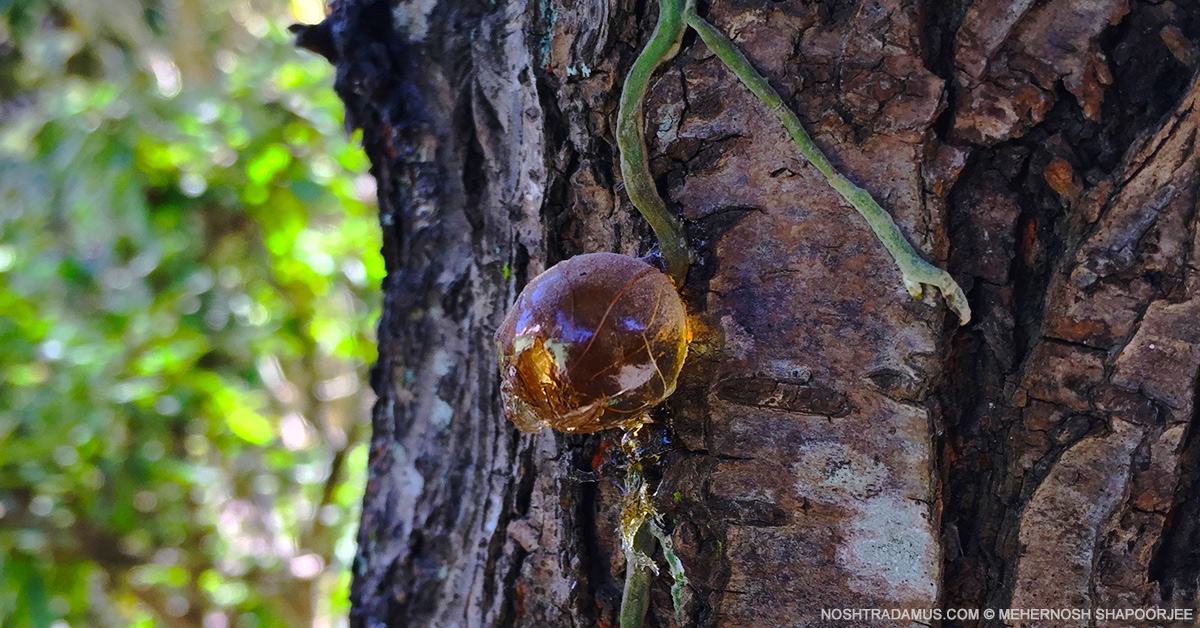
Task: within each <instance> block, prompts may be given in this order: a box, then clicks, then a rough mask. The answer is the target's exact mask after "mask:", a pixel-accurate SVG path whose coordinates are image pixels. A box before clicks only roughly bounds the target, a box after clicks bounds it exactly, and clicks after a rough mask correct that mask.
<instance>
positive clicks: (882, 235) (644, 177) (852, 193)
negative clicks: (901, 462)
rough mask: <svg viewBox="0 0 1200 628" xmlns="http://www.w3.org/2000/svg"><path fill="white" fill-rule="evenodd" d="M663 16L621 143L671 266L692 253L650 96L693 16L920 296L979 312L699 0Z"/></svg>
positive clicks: (677, 4) (668, 8) (640, 203)
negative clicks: (653, 154)
mask: <svg viewBox="0 0 1200 628" xmlns="http://www.w3.org/2000/svg"><path fill="white" fill-rule="evenodd" d="M658 11H659V15H658V24H657V25H656V26H655V28H654V33H653V35H651V37H650V41H648V42H647V43H646V47H645V48H644V49H643V50H642V53H641V55H639V56H638V58H637V61H636V62H635V63H634V64H633V68H632V69H630V71H629V76H628V77H627V78H626V79H625V86H624V89H623V90H622V92H621V106H620V111H619V113H618V114H617V145H618V147H619V148H620V151H621V174H622V176H623V177H624V178H625V188H626V190H627V191H628V193H629V199H630V200H631V201H633V205H634V207H636V208H637V209H638V211H639V212H641V214H642V216H644V217H645V218H646V221H647V222H649V223H650V226H651V228H653V229H654V233H655V235H657V236H658V240H659V246H660V248H661V250H662V255H663V259H664V261H665V262H666V265H667V272H668V274H670V275H671V277H672V279H674V280H675V283H676V284H681V283H682V280H683V277H684V276H685V275H686V274H687V266H688V264H689V263H690V260H691V254H690V251H689V250H688V248H687V242H686V240H684V238H683V231H682V229H681V227H680V223H679V219H678V218H677V217H676V216H675V215H674V214H673V213H672V212H670V211H669V210H668V209H667V206H666V204H665V203H664V202H663V200H662V198H661V197H659V195H658V191H657V189H656V188H655V186H654V180H653V178H652V177H651V176H650V168H649V161H648V159H647V157H646V142H645V137H644V135H643V131H642V100H643V99H644V97H645V95H646V88H647V86H648V85H649V83H650V77H651V75H653V74H654V71H655V70H656V69H657V68H658V67H659V66H660V65H661V64H663V63H664V62H666V61H667V60H669V59H671V58H672V57H674V56H675V53H676V52H678V50H679V41H680V39H681V38H682V37H683V28H684V25H685V24H686V25H687V26H690V27H691V28H692V29H694V30H695V31H696V32H697V33H698V34H699V35H700V39H701V40H702V41H704V44H705V45H706V46H708V48H709V49H710V50H712V51H713V52H714V53H715V54H716V55H717V57H718V58H720V59H721V61H722V62H724V63H725V65H726V66H728V67H729V69H730V70H732V71H733V73H734V74H735V75H736V76H737V77H738V79H739V80H740V81H741V82H742V83H743V84H744V85H745V86H746V87H747V88H749V89H750V91H751V92H753V93H754V95H755V96H757V97H758V99H759V100H760V101H762V103H763V104H764V105H766V106H767V108H768V109H770V110H771V112H772V113H774V114H775V116H776V117H777V118H779V121H780V122H781V123H782V124H783V126H784V128H786V129H787V131H788V134H789V135H790V136H791V138H792V141H793V142H795V144H796V148H797V150H799V152H800V154H801V155H803V156H804V158H805V159H807V160H808V161H809V163H811V164H812V165H813V166H814V167H816V169H817V170H818V171H819V172H820V173H821V174H822V175H824V177H825V180H826V181H828V182H829V185H830V186H831V187H833V189H834V190H837V192H838V194H840V195H841V196H842V198H844V199H846V201H847V202H848V203H850V204H851V205H852V206H854V209H856V210H857V211H858V213H859V214H860V215H862V217H863V218H864V219H866V221H867V224H869V225H870V226H871V230H872V231H874V232H875V236H876V237H877V238H879V241H880V242H881V243H882V244H883V246H884V248H886V249H887V251H888V253H890V254H891V256H892V259H893V260H895V262H896V266H897V267H898V268H899V269H900V274H901V278H902V281H903V282H904V287H905V288H906V289H907V290H908V293H909V294H911V295H912V296H913V298H920V296H921V295H922V293H923V292H924V286H932V287H934V288H937V289H938V290H940V291H941V293H942V296H943V297H944V298H945V300H946V306H947V307H949V308H950V309H951V310H952V311H953V312H954V313H955V314H956V315H958V320H959V324H963V325H965V324H966V323H967V321H969V320H970V319H971V307H970V305H969V304H968V303H967V297H966V294H964V293H963V290H962V288H961V287H959V285H958V283H957V282H955V281H954V278H953V277H951V276H950V274H949V273H947V272H946V271H944V270H942V269H941V268H938V267H937V266H934V265H933V264H930V263H929V262H927V261H925V259H924V258H923V257H921V255H920V254H919V253H917V251H916V250H915V249H914V248H913V246H912V244H910V243H909V242H908V239H907V238H905V237H904V234H903V233H901V232H900V228H899V227H897V226H896V222H895V221H894V220H892V217H891V216H890V215H889V214H888V213H887V212H886V211H884V210H883V208H882V207H880V206H879V203H877V202H875V199H874V198H872V196H871V194H870V193H869V192H867V191H866V190H864V189H863V188H861V187H859V186H857V185H855V184H854V183H853V182H851V181H850V180H849V179H847V178H846V177H845V176H844V175H842V174H841V173H840V172H838V171H837V169H836V168H834V167H833V164H832V163H831V162H830V161H829V158H828V157H826V156H825V154H824V153H823V152H821V149H820V148H818V147H817V145H816V144H815V143H814V142H813V141H812V138H811V137H809V135H808V132H806V131H805V130H804V126H803V125H802V124H801V123H800V119H799V118H797V117H796V114H795V113H793V112H792V110H791V109H789V108H788V107H787V105H786V104H785V103H784V102H783V98H781V97H780V96H779V93H778V92H776V91H775V90H774V88H772V87H771V85H770V84H769V83H768V82H767V80H766V79H765V78H763V76H762V74H759V72H758V70H755V69H754V66H753V65H752V64H751V63H750V60H749V59H747V58H746V55H744V54H742V52H741V50H738V48H737V46H736V45H734V43H733V42H732V41H730V40H729V38H728V37H726V36H725V34H724V33H722V32H721V31H720V30H718V29H717V28H716V27H714V26H713V25H712V24H709V23H708V21H706V20H705V19H704V18H702V17H700V15H699V14H697V13H696V6H695V2H694V0H687V2H686V4H685V2H684V0H659V9H658Z"/></svg>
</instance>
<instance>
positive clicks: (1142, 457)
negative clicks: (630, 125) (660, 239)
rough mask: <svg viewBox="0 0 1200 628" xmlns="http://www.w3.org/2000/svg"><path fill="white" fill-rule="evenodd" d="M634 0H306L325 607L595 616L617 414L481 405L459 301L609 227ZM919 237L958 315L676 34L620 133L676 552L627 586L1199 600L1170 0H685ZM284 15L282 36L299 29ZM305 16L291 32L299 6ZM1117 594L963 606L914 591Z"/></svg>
mask: <svg viewBox="0 0 1200 628" xmlns="http://www.w3.org/2000/svg"><path fill="white" fill-rule="evenodd" d="M656 10H657V9H656V3H654V2H634V1H633V0H616V1H608V0H594V1H587V2H582V1H576V2H571V1H568V0H543V1H542V2H531V1H528V0H507V1H501V2H485V1H483V0H474V1H472V0H454V1H451V0H425V1H420V2H417V1H406V2H400V3H399V4H397V5H396V6H395V7H392V6H389V5H388V4H387V3H381V2H380V1H379V0H339V2H336V3H335V5H334V11H333V14H332V15H331V16H330V18H329V20H328V21H327V22H326V23H325V25H324V26H323V27H322V29H323V30H321V31H316V30H314V31H311V32H309V33H308V35H309V42H308V45H309V46H310V47H314V48H317V49H320V50H322V51H323V52H324V53H326V54H327V55H328V56H330V57H331V59H333V60H334V61H335V63H336V65H337V67H338V80H337V89H338V91H339V93H340V94H341V95H342V97H343V99H344V100H345V101H346V105H347V118H348V123H349V124H351V125H355V126H361V127H362V128H363V131H364V134H363V143H364V145H365V147H366V150H367V152H368V154H369V155H370V158H371V162H372V164H373V172H374V174H375V176H376V177H377V178H378V180H379V200H380V214H381V223H382V226H383V231H384V249H383V255H384V257H385V259H386V262H387V268H388V277H387V280H386V282H385V284H384V286H383V288H384V309H383V315H382V319H381V321H380V325H379V343H380V357H379V362H378V364H377V365H376V367H375V371H374V374H373V375H374V377H373V383H374V387H375V390H376V392H377V393H378V395H379V401H378V403H377V405H376V406H375V411H374V416H373V425H374V436H373V439H372V442H371V455H370V476H369V477H370V480H369V483H368V486H367V494H366V498H365V500H364V505H363V515H362V516H363V519H362V529H361V532H360V534H359V543H360V548H359V554H358V559H357V561H356V563H355V568H354V574H353V577H354V580H353V586H352V591H351V597H352V601H353V611H352V625H354V626H356V627H370V628H376V627H382V626H388V627H399V626H410V627H411V626H436V627H439V628H445V627H452V626H472V627H473V626H554V627H558V626H564V627H565V626H612V625H615V615H616V609H617V606H618V605H619V601H620V586H621V581H622V578H623V571H624V558H623V556H622V553H621V551H620V543H619V537H618V535H617V521H618V509H619V507H620V500H621V491H620V479H621V464H620V462H619V460H616V459H615V457H613V456H612V455H610V454H609V453H608V452H611V451H613V450H615V449H617V448H614V447H612V444H613V443H614V442H616V440H617V439H618V436H617V435H616V434H611V433H609V434H604V433H602V434H598V435H591V436H578V435H576V436H567V435H562V434H556V433H550V432H548V431H547V432H543V433H541V434H538V435H535V436H526V435H521V434H518V433H517V432H516V431H515V430H514V428H513V427H512V426H511V425H508V424H506V423H505V422H504V420H503V418H502V409H501V406H500V401H499V397H498V374H497V363H496V354H495V349H494V347H493V345H492V341H491V338H492V334H493V332H494V330H495V329H496V327H497V326H498V325H499V323H500V321H501V319H502V318H503V316H504V314H505V311H506V309H507V308H508V306H509V305H510V304H511V303H512V301H513V299H514V298H515V296H516V294H517V293H518V292H519V290H520V289H521V287H522V286H523V285H524V284H525V282H526V281H527V280H528V279H530V278H532V277H533V276H535V275H536V274H537V273H539V272H541V271H542V270H544V269H545V268H547V267H548V266H550V265H551V264H553V263H555V262H558V261H560V260H562V259H564V258H566V257H568V256H570V255H574V254H579V253H584V252H591V251H618V252H624V253H629V254H638V253H644V252H645V251H646V250H647V249H648V248H649V247H650V246H651V245H652V244H653V239H652V237H651V236H650V234H649V231H648V229H647V227H646V226H645V224H644V223H643V222H642V221H641V219H640V218H639V217H638V216H637V215H636V213H634V212H633V210H632V207H631V206H630V204H629V202H628V200H627V199H626V197H625V195H624V193H623V191H622V189H621V184H620V180H619V168H618V167H617V163H616V160H617V152H616V149H615V146H614V140H613V125H614V115H615V110H616V103H617V95H618V92H619V89H620V86H621V83H622V80H623V77H624V75H625V73H626V72H627V70H628V68H629V67H630V65H631V64H632V61H633V59H634V57H635V56H636V54H637V52H638V51H639V50H640V49H641V46H642V44H643V43H644V42H645V40H646V39H647V37H648V36H649V33H650V30H651V28H652V26H653V23H654V17H655V14H656ZM701 12H702V14H706V15H707V16H708V18H709V19H710V21H712V22H714V23H715V24H716V25H717V26H718V27H719V28H721V29H722V30H724V31H725V32H727V33H729V34H730V35H731V37H732V38H733V39H734V40H735V41H736V42H737V43H738V44H739V45H740V46H741V47H742V48H743V49H744V50H745V51H746V53H747V55H748V56H749V57H750V59H751V60H752V61H753V62H754V64H755V65H756V66H757V67H758V68H759V69H760V70H761V71H762V72H763V73H764V74H765V75H766V76H767V77H768V79H769V80H770V81H771V83H772V84H773V85H774V86H775V87H776V89H778V90H779V91H780V93H781V94H783V96H784V99H785V101H787V102H788V104H789V105H790V106H792V107H793V108H794V110H795V111H796V112H797V113H798V114H799V116H800V118H801V119H802V120H803V121H804V123H805V125H806V126H807V127H808V129H809V130H810V132H811V133H812V134H813V136H814V138H815V139H816V141H817V143H818V144H819V145H820V146H821V147H822V148H823V149H824V150H825V151H827V152H828V153H829V154H830V156H831V158H832V159H833V161H834V163H835V164H836V165H837V166H838V167H839V168H840V169H842V170H843V172H845V173H846V174H847V175H848V176H849V177H850V178H851V179H852V180H854V181H855V182H856V183H858V184H860V185H862V186H864V187H866V188H867V189H868V190H870V191H871V193H872V194H874V195H875V197H876V198H877V199H878V200H879V201H880V203H881V204H882V205H883V206H884V207H885V208H886V209H887V210H888V211H889V212H890V213H891V214H892V215H893V216H895V218H896V221H897V223H898V224H899V225H900V228H901V229H902V230H903V231H904V232H905V233H906V234H907V235H908V237H909V238H910V239H911V240H912V241H913V242H914V243H915V244H916V245H917V246H918V248H920V249H922V250H923V251H924V252H925V253H926V254H927V256H928V257H929V258H931V259H934V260H936V262H937V263H938V264H939V265H942V266H945V267H947V268H948V269H949V270H950V271H951V273H952V274H953V275H954V276H955V277H956V278H957V280H958V281H959V282H960V283H961V284H962V285H963V287H964V288H965V289H966V290H967V292H968V295H969V298H970V301H971V305H972V307H973V308H974V310H975V317H974V319H973V320H972V321H971V323H970V324H969V325H967V326H965V327H956V326H955V323H956V321H955V320H954V318H953V316H948V315H947V314H946V311H945V309H944V307H943V306H942V303H941V300H940V297H939V296H937V295H935V294H926V295H925V297H924V298H923V299H919V300H914V299H912V298H911V297H909V296H908V294H907V293H906V292H905V290H904V289H903V287H902V285H901V282H900V276H899V273H898V272H897V271H896V270H895V268H894V266H893V265H892V263H891V260H890V259H889V258H888V256H887V253H886V252H885V251H884V249H883V248H882V247H881V246H880V245H879V243H878V242H877V241H876V240H875V238H874V236H872V234H871V232H870V231H869V230H868V228H867V225H866V223H865V222H864V221H863V220H862V219H861V218H860V217H859V216H858V215H857V214H856V213H854V212H853V210H852V209H850V208H849V207H848V206H847V205H845V204H844V203H843V202H842V201H841V200H840V198H839V197H838V196H837V194H836V193H834V192H833V190H832V189H830V188H829V186H828V185H827V184H826V183H825V182H824V180H823V179H822V178H821V176H820V175H819V174H818V173H817V172H816V170H815V169H814V168H813V167H811V166H810V165H808V164H807V163H806V162H805V161H804V160H803V159H802V158H801V157H800V156H799V155H798V154H797V153H796V151H795V150H794V148H793V146H792V145H791V143H790V141H789V140H788V138H787V136H786V134H785V133H784V132H783V130H782V128H781V127H779V125H778V123H777V122H776V120H775V119H774V117H773V116H771V115H770V112H769V111H768V110H766V109H765V108H764V107H763V106H761V105H760V104H758V102H757V101H756V100H754V98H753V97H752V96H751V95H750V94H749V92H747V91H746V90H745V89H744V88H742V86H741V85H740V84H739V83H738V82H737V81H736V79H735V78H734V77H733V75H732V74H731V73H730V72H729V71H727V70H726V68H725V67H724V66H722V64H721V63H720V61H719V60H718V59H716V58H715V57H714V56H713V55H712V54H711V53H710V52H709V51H708V50H707V49H706V48H705V46H704V44H703V43H701V42H699V41H698V40H697V39H696V38H695V37H694V36H688V37H686V38H685V40H684V44H683V48H682V50H681V52H680V54H679V56H678V57H677V58H676V59H675V60H674V61H672V62H670V63H668V64H667V65H666V67H665V68H664V70H663V71H662V72H660V74H659V76H658V77H657V78H656V80H655V81H654V82H653V83H652V86H651V91H650V95H649V97H648V99H647V103H646V108H645V112H646V121H647V122H646V123H647V130H648V132H647V137H648V142H649V150H650V154H651V156H652V158H653V162H652V168H653V171H654V175H655V176H656V177H657V179H658V181H659V185H660V189H661V191H662V192H663V193H664V196H665V197H667V198H668V199H669V200H670V201H671V202H672V203H673V204H674V205H675V206H676V207H677V209H678V211H679V212H680V213H681V215H682V216H683V217H684V218H685V221H686V222H687V227H688V229H689V233H690V236H691V238H692V241H693V244H694V245H695V246H696V247H697V248H698V249H699V251H700V253H701V257H702V259H701V261H700V262H699V263H698V264H697V265H695V266H694V267H693V269H692V272H691V274H690V275H689V278H688V281H687V284H686V286H685V288H684V290H683V294H684V298H685V301H686V302H687V304H688V307H689V309H690V314H691V315H692V317H693V320H694V324H695V328H696V330H697V339H696V341H695V342H694V343H693V345H692V348H691V354H690V355H689V358H688V362H687V364H686V365H685V368H684V373H683V375H682V377H681V383H680V387H679V390H678V391H677V392H676V393H675V395H674V396H673V397H672V398H671V399H669V400H668V401H667V402H666V403H665V404H664V405H663V406H662V407H661V408H659V409H658V410H657V411H656V412H655V415H654V416H655V419H656V426H657V432H656V434H657V435H658V438H656V439H655V442H654V443H653V444H652V445H650V446H649V449H651V450H652V451H651V452H650V455H652V458H653V459H654V462H653V465H652V466H653V467H654V468H655V469H656V473H658V474H660V475H661V478H660V481H659V483H658V489H657V492H656V503H657V506H658V509H659V510H660V511H661V512H662V513H663V522H664V525H665V526H666V528H667V529H668V530H670V533H671V536H672V537H673V540H674V544H675V548H676V550H677V552H678V554H679V556H680V557H681V558H682V561H683V564H684V566H685V568H686V571H687V575H688V577H689V581H690V584H689V589H688V590H689V593H690V595H689V596H688V598H689V599H688V601H687V603H686V604H685V605H684V608H682V609H680V612H679V614H678V615H676V613H675V612H674V610H673V609H672V604H671V598H670V594H669V584H670V581H669V578H668V576H667V575H666V574H665V570H663V571H664V573H663V575H661V576H659V578H658V579H657V580H656V582H655V583H654V586H653V589H652V601H651V605H650V611H649V616H648V618H647V622H646V624H647V625H648V626H674V625H683V626H739V627H741V626H763V627H775V626H808V625H887V626H894V625H908V623H909V622H905V621H901V622H896V621H892V620H872V619H871V618H869V617H867V618H866V619H859V620H855V621H849V622H847V621H833V620H831V619H830V618H829V617H828V616H826V618H825V619H824V620H823V619H822V610H823V609H826V610H829V609H855V608H865V609H916V610H918V611H924V612H930V611H931V609H953V608H973V609H987V608H992V609H1004V608H1071V609H1081V610H1087V611H1093V610H1095V609H1113V608H1135V607H1163V608H1181V609H1193V610H1194V609H1196V606H1197V596H1196V590H1197V581H1198V577H1200V492H1197V490H1196V488H1197V486H1200V438H1196V437H1195V436H1194V434H1195V424H1196V422H1197V416H1198V413H1197V410H1196V406H1197V403H1196V401H1197V383H1196V382H1197V374H1198V372H1200V264H1198V263H1197V261H1196V257H1195V252H1196V251H1197V250H1200V230H1198V229H1197V222H1198V218H1197V213H1198V212H1197V205H1198V197H1200V194H1198V192H1200V175H1198V173H1197V166H1198V164H1197V161H1198V159H1200V157H1198V155H1200V151H1197V150H1196V149H1197V142H1198V141H1200V140H1198V130H1200V86H1198V85H1197V83H1196V81H1195V80H1194V75H1195V71H1196V68H1197V59H1198V58H1200V50H1198V49H1197V46H1196V42H1197V39H1198V36H1200V6H1198V5H1196V4H1195V3H1193V2H1184V3H1179V4H1178V5H1176V4H1173V3H1171V2H1169V1H1162V2H1141V1H1132V2H1130V1H1126V0H1046V1H1044V2H1037V3H1034V2H1030V1H1029V0H994V1H991V0H989V1H987V2H985V1H983V0H979V1H977V2H974V3H973V4H972V3H970V2H961V1H959V2H956V1H954V0H951V1H945V2H939V1H936V0H926V1H922V2H910V1H902V0H870V1H867V0H864V1H863V2H862V3H859V4H855V3H847V2H839V1H828V2H809V3H804V2H800V1H798V0H785V1H782V2H778V1H776V2H773V1H769V0H714V2H713V3H712V4H711V6H710V7H702V8H701ZM304 39H305V36H304V35H302V36H301V40H302V41H303V40H304ZM316 40H319V41H316ZM1005 623H1007V624H1009V625H1026V624H1028V625H1057V626H1070V625H1095V626H1110V625H1111V626H1122V625H1128V624H1130V623H1131V622H1130V621H1108V620H1103V619H1102V620H1097V619H1096V617H1095V615H1093V616H1092V618H1091V619H1086V618H1085V619H1081V620H1079V621H1070V620H1061V621H1060V620H1055V621H1051V622H1037V621H1033V622H1029V621H1022V620H1009V621H1007V622H1005V621H1004V620H1002V619H1000V618H994V619H990V620H986V619H980V620H978V621H975V620H966V621H951V620H946V621H941V622H939V621H937V620H936V619H934V620H933V621H931V620H930V619H929V618H928V617H926V618H925V619H923V620H922V621H920V622H915V623H914V625H917V624H921V625H928V624H935V625H943V626H959V625H963V626H975V625H981V626H998V625H1003V624H1005Z"/></svg>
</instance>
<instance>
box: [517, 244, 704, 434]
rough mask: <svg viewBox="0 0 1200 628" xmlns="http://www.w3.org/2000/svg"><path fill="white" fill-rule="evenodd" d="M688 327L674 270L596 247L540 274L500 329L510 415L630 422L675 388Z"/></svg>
mask: <svg viewBox="0 0 1200 628" xmlns="http://www.w3.org/2000/svg"><path fill="white" fill-rule="evenodd" d="M689 340H690V334H689V331H688V325H687V315H686V312H685V310H684V307H683V302H682V301H681V300H680V299H679V293H678V292H677V291H676V290H675V286H674V284H672V283H671V280H670V278H669V277H667V276H666V275H665V274H663V273H662V271H660V270H658V269H657V268H655V267H653V266H651V265H649V264H647V263H646V262H644V261H642V260H640V259H638V258H636V257H630V256H628V255H617V254H615V253H589V254H587V255H579V256H576V257H572V258H570V259H568V260H566V261H564V262H560V263H559V264H556V265H555V266H554V267H553V268H551V269H549V270H547V271H546V272H544V273H542V274H541V275H538V276H537V277H535V278H534V279H533V280H532V281H530V282H529V284H528V285H527V286H525V289H524V290H523V291H522V292H521V294H520V296H518V297H517V301H516V303H515V304H514V305H513V307H512V309H511V310H510V311H509V313H508V316H506V317H505V319H504V323H503V324H502V325H501V326H500V329H499V330H498V331H497V332H496V344H497V348H498V350H499V353H500V377H501V394H502V396H503V398H504V408H505V415H506V416H507V417H508V419H509V420H510V421H512V422H513V423H514V424H516V426H517V427H518V428H519V429H521V430H522V431H525V432H536V431H538V430H540V429H541V428H543V427H545V426H550V427H552V428H554V429H556V430H560V431H564V432H584V433H590V432H595V431H598V430H603V429H608V428H612V427H631V426H633V425H637V424H638V423H640V422H642V421H643V420H645V416H646V412H647V411H648V410H649V409H650V408H652V407H654V406H655V405H656V404H658V403H659V402H661V401H662V400H663V399H666V398H667V396H669V395H670V394H671V393H672V392H673V391H674V390H675V382H676V379H677V378H678V377H679V370H680V368H682V367H683V361H684V358H686V357H687V344H688V341H689Z"/></svg>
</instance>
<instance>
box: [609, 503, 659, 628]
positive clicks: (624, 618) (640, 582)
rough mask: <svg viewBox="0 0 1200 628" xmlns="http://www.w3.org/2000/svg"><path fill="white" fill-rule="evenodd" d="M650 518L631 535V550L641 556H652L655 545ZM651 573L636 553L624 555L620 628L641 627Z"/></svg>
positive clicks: (648, 602) (647, 598)
mask: <svg viewBox="0 0 1200 628" xmlns="http://www.w3.org/2000/svg"><path fill="white" fill-rule="evenodd" d="M650 525H651V524H650V520H649V519H647V520H645V521H643V522H642V524H641V526H639V527H638V530H637V533H636V534H634V537H633V547H632V552H627V553H637V552H640V553H641V554H642V555H643V556H653V555H654V550H655V546H656V542H657V541H656V540H655V538H654V535H653V534H651V532H650ZM652 577H653V573H652V572H651V570H650V565H649V564H648V563H647V562H646V561H642V560H638V559H637V556H636V555H632V556H626V557H625V590H624V591H623V592H622V594H621V616H620V618H619V619H620V621H619V622H618V625H619V626H620V628H642V623H643V622H644V621H645V619H646V609H647V608H648V607H649V606H650V579H651V578H652Z"/></svg>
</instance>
